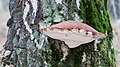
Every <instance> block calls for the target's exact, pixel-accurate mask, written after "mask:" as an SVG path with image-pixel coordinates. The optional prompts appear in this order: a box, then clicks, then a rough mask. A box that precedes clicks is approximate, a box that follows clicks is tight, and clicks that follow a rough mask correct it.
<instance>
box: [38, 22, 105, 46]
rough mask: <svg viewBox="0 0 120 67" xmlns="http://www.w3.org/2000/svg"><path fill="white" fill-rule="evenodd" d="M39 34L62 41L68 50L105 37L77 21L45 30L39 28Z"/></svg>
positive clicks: (63, 23)
mask: <svg viewBox="0 0 120 67" xmlns="http://www.w3.org/2000/svg"><path fill="white" fill-rule="evenodd" d="M40 32H42V33H43V34H45V35H47V36H49V37H51V38H53V39H58V40H61V41H64V42H65V43H66V44H67V45H68V47H69V48H75V47H77V46H79V45H81V44H85V43H89V42H91V41H93V40H95V39H97V38H104V37H105V34H103V33H101V32H98V31H97V30H95V29H94V28H92V27H91V26H89V25H87V24H84V23H81V22H79V21H64V22H61V23H58V24H53V25H51V26H50V27H47V28H40Z"/></svg>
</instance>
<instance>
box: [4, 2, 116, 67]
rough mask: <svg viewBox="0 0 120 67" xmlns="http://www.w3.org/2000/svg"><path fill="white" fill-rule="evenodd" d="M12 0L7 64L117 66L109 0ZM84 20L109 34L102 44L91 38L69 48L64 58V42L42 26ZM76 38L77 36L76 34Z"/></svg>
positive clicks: (27, 66) (6, 45) (19, 66)
mask: <svg viewBox="0 0 120 67" xmlns="http://www.w3.org/2000/svg"><path fill="white" fill-rule="evenodd" d="M61 1H62V0H59V1H58V0H10V3H9V10H10V15H11V18H10V19H9V21H8V23H7V26H8V27H9V30H8V36H7V41H6V43H5V45H4V49H5V53H6V51H7V52H8V51H9V52H11V53H10V54H9V55H7V56H6V57H4V58H3V62H4V64H14V65H15V67H45V66H48V67H99V66H102V67H115V66H116V65H115V55H114V49H113V45H112V42H111V40H112V27H111V24H110V20H109V14H108V10H107V0H96V1H93V0H80V1H79V0H63V1H62V2H61ZM81 19H82V20H83V22H84V23H87V24H89V25H90V26H92V27H94V28H95V29H96V30H98V31H100V32H103V33H106V35H107V37H106V38H105V39H103V40H102V41H101V42H100V43H99V44H98V43H96V42H91V43H88V44H84V45H81V46H79V47H77V48H73V49H69V51H68V56H67V57H66V60H65V61H64V60H63V61H61V59H62V58H63V53H62V50H61V46H62V44H63V43H62V42H61V41H59V40H54V39H51V38H49V37H47V36H44V35H43V34H41V33H40V32H39V27H48V26H50V25H51V24H55V23H56V22H60V21H65V20H81ZM73 38H74V37H73Z"/></svg>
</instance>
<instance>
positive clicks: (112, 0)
mask: <svg viewBox="0 0 120 67" xmlns="http://www.w3.org/2000/svg"><path fill="white" fill-rule="evenodd" d="M108 9H109V12H110V20H111V23H112V26H113V29H114V30H113V32H114V38H113V44H114V48H115V52H116V61H117V63H116V64H117V67H120V0H109V3H108ZM9 18H10V14H9V0H0V50H2V46H3V44H4V43H5V41H6V38H7V26H6V23H7V20H8V19H9Z"/></svg>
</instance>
